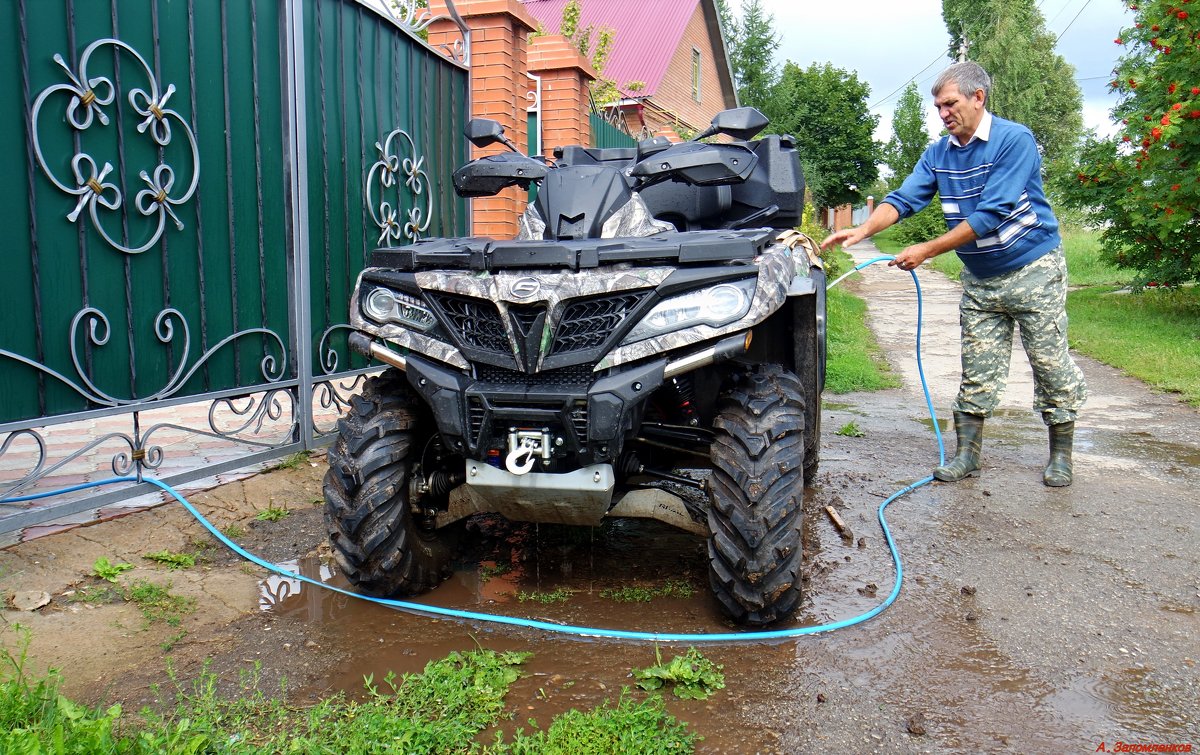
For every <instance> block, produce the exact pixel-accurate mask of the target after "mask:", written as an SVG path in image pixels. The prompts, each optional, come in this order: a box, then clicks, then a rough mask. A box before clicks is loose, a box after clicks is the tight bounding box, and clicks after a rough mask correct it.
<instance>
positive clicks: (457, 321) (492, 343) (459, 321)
mask: <svg viewBox="0 0 1200 755" xmlns="http://www.w3.org/2000/svg"><path fill="white" fill-rule="evenodd" d="M426 296H427V297H428V298H429V299H431V300H432V301H433V302H434V304H435V305H436V306H437V307H438V309H440V310H441V311H442V314H443V315H445V316H446V319H447V320H449V321H450V325H451V327H452V328H453V330H454V333H455V335H456V336H458V338H459V339H460V340H461V341H462V343H464V344H466V345H467V346H471V347H474V348H476V349H479V350H480V351H487V352H491V353H493V354H504V355H506V356H511V355H512V346H511V344H510V343H509V340H508V333H507V332H506V331H505V330H504V321H503V320H501V319H500V311H499V310H497V309H496V305H495V304H493V303H492V302H490V301H486V300H484V299H472V298H468V297H462V296H453V295H451V294H442V293H438V294H432V293H426Z"/></svg>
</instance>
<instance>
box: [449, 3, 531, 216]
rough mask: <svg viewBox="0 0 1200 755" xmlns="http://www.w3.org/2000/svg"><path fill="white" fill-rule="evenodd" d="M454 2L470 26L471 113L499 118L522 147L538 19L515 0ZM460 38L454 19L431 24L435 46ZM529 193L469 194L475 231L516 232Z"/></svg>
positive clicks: (474, 152) (498, 148)
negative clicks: (530, 55) (530, 49)
mask: <svg viewBox="0 0 1200 755" xmlns="http://www.w3.org/2000/svg"><path fill="white" fill-rule="evenodd" d="M429 5H430V11H431V12H432V13H433V14H434V15H435V16H440V15H448V12H447V10H446V6H445V3H444V2H443V1H442V0H431V2H430V3H429ZM454 5H455V7H456V8H457V9H458V13H459V15H460V16H462V18H463V20H464V21H465V22H466V24H467V26H468V27H470V29H471V116H472V117H475V118H491V119H492V120H495V121H498V122H499V123H500V125H501V126H503V127H504V133H505V135H506V136H508V138H509V139H511V140H512V141H513V142H515V143H516V144H517V145H518V146H520V147H524V145H525V144H526V143H527V139H528V134H527V132H528V130H529V129H528V115H527V108H528V107H529V101H528V99H526V93H528V92H529V89H530V85H531V81H530V79H529V76H528V75H527V74H528V60H527V51H528V40H529V33H530V32H531V31H533V30H534V29H536V28H537V22H536V21H534V20H533V17H532V16H530V15H529V13H528V12H527V11H526V10H525V7H524V6H523V5H521V3H519V2H517V0H455V3H454ZM458 38H459V34H458V30H457V27H455V26H454V24H453V23H452V22H450V21H446V20H443V21H437V22H435V23H434V24H432V25H430V27H429V43H430V44H431V45H434V46H435V47H436V46H438V45H442V44H450V43H453V41H454V40H456V39H458ZM462 125H466V124H462ZM461 127H462V126H461V125H460V126H459V128H461ZM506 149H507V148H506V147H504V146H502V145H492V146H490V147H487V148H486V149H478V148H475V147H472V148H471V156H472V157H473V158H474V157H481V156H483V155H489V154H495V153H497V152H503V151H506ZM525 197H526V194H525V192H524V191H523V190H522V189H520V188H518V187H515V186H514V187H512V188H509V189H505V190H504V191H502V192H500V193H499V194H498V195H496V196H494V197H482V198H477V199H473V200H471V221H472V233H473V234H474V235H476V236H492V237H494V238H512V237H513V236H515V235H516V234H517V216H519V215H520V214H521V212H522V211H523V210H524V209H525Z"/></svg>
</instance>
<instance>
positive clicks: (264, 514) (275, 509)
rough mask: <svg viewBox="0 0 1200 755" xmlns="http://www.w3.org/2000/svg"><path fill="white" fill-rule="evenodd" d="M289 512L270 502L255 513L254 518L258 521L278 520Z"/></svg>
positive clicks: (284, 517) (285, 516)
mask: <svg viewBox="0 0 1200 755" xmlns="http://www.w3.org/2000/svg"><path fill="white" fill-rule="evenodd" d="M290 513H292V512H290V511H288V510H287V509H285V508H283V507H282V506H276V505H275V504H273V503H272V504H270V505H269V506H267V507H266V508H265V509H263V510H262V511H260V512H258V513H257V514H255V515H254V518H255V519H257V520H258V521H260V522H278V521H282V520H283V519H286V518H287V516H288V514H290Z"/></svg>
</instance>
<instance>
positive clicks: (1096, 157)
mask: <svg viewBox="0 0 1200 755" xmlns="http://www.w3.org/2000/svg"><path fill="white" fill-rule="evenodd" d="M1187 7H1188V6H1186V5H1178V6H1177V5H1174V4H1172V3H1170V2H1164V1H1162V0H1151V1H1150V2H1143V3H1139V4H1137V5H1134V6H1131V8H1134V9H1136V12H1135V17H1134V22H1135V23H1134V25H1133V26H1132V27H1130V28H1127V29H1124V30H1123V31H1122V32H1121V33H1120V34H1119V35H1118V37H1117V40H1116V41H1117V44H1120V45H1122V46H1124V47H1125V49H1126V51H1127V52H1126V53H1125V54H1124V55H1123V56H1122V57H1121V59H1120V62H1119V63H1118V66H1117V73H1116V76H1115V78H1114V80H1113V82H1112V87H1113V89H1115V90H1116V91H1117V92H1118V93H1119V95H1120V98H1121V99H1120V102H1119V103H1118V105H1117V107H1116V108H1115V109H1114V111H1113V115H1114V116H1115V117H1116V118H1118V119H1120V121H1121V124H1122V130H1121V133H1120V134H1119V135H1118V136H1116V137H1113V138H1110V139H1104V140H1096V139H1089V140H1088V141H1087V143H1086V144H1085V146H1084V149H1083V154H1082V157H1081V160H1080V168H1079V172H1078V174H1077V175H1076V176H1075V178H1074V180H1073V181H1070V182H1069V183H1068V182H1064V183H1068V185H1067V186H1065V187H1063V188H1064V194H1065V196H1066V199H1067V201H1069V202H1071V203H1072V204H1073V205H1074V206H1076V207H1078V208H1080V209H1082V210H1083V211H1085V212H1086V213H1087V214H1088V215H1090V217H1091V219H1092V220H1093V221H1094V222H1096V223H1097V224H1098V225H1099V226H1100V227H1101V228H1102V229H1103V230H1102V238H1103V241H1104V246H1105V249H1106V250H1108V251H1109V252H1110V253H1111V254H1112V256H1113V257H1114V258H1115V260H1116V262H1117V264H1119V265H1122V266H1125V267H1129V268H1133V269H1135V270H1138V271H1139V277H1138V280H1137V283H1139V284H1145V283H1148V282H1150V281H1154V282H1157V283H1167V284H1178V283H1184V282H1188V281H1197V280H1200V220H1198V219H1197V217H1196V208H1197V207H1200V173H1198V172H1197V169H1198V167H1200V76H1198V75H1197V71H1200V47H1198V46H1197V40H1198V39H1200V9H1197V12H1192V11H1190V10H1185V8H1187Z"/></svg>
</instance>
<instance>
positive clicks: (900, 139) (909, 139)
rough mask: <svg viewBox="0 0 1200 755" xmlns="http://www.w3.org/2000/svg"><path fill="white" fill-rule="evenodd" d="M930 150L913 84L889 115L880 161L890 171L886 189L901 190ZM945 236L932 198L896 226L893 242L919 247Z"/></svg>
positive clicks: (922, 104) (938, 206)
mask: <svg viewBox="0 0 1200 755" xmlns="http://www.w3.org/2000/svg"><path fill="white" fill-rule="evenodd" d="M928 146H929V132H928V131H927V130H925V101H924V99H923V98H922V97H921V91H920V89H918V88H917V85H916V83H915V82H914V83H911V84H909V85H908V86H907V87H905V88H904V92H903V94H901V95H900V100H899V101H898V102H897V103H896V111H895V113H893V114H892V140H891V141H890V142H888V143H887V144H886V145H884V147H883V158H884V160H886V161H887V164H888V167H889V168H891V169H892V177H891V179H890V180H889V181H888V188H889V189H895V188H897V187H899V186H900V184H901V183H902V182H903V181H904V179H905V178H907V177H908V174H909V173H912V171H913V168H915V167H916V165H917V161H918V160H920V159H921V155H922V154H924V152H925V148H926V147H928ZM945 232H946V216H945V215H943V214H942V205H941V202H940V201H939V200H938V198H937V197H936V196H935V197H934V198H933V201H932V202H930V203H929V206H928V207H926V208H925V209H923V210H921V211H920V212H918V213H917V214H916V215H913V216H912V217H910V218H905V219H904V220H902V221H900V224H899V225H898V226H896V233H895V235H896V240H898V241H900V242H901V243H903V244H906V245H907V244H918V243H920V242H922V241H928V240H929V239H932V238H937V237H938V236H940V235H942V234H943V233H945Z"/></svg>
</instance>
